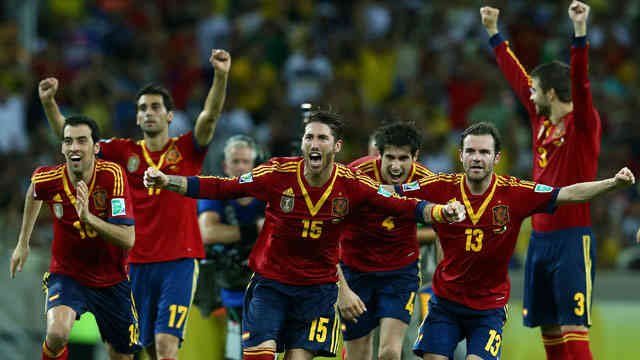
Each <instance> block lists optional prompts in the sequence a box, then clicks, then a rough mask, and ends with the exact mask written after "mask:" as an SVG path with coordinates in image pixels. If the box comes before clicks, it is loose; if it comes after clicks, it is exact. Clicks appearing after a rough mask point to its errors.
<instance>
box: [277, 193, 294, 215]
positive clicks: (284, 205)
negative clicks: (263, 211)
mask: <svg viewBox="0 0 640 360" xmlns="http://www.w3.org/2000/svg"><path fill="white" fill-rule="evenodd" d="M294 200H295V194H294V193H293V189H291V188H288V189H287V190H285V191H283V192H282V197H281V198H280V209H282V212H285V213H288V212H291V210H293V204H294Z"/></svg>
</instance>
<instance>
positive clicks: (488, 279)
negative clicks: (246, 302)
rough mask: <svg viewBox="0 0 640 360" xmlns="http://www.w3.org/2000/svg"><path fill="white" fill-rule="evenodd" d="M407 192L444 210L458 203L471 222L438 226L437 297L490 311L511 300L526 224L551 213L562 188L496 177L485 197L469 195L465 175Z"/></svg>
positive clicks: (441, 177)
mask: <svg viewBox="0 0 640 360" xmlns="http://www.w3.org/2000/svg"><path fill="white" fill-rule="evenodd" d="M418 184H419V186H412V187H411V188H410V189H407V187H404V188H403V194H405V195H407V196H412V197H417V198H420V199H426V200H428V201H431V202H434V203H439V204H444V203H448V202H450V201H454V200H458V201H460V202H461V203H463V204H464V205H465V208H466V211H467V217H466V219H465V220H464V221H462V222H459V223H454V224H447V223H434V224H433V227H434V229H435V230H436V232H437V233H438V238H439V239H440V243H441V244H442V250H443V251H444V258H443V259H442V261H441V262H440V263H439V264H438V266H437V267H436V271H435V273H434V274H433V291H434V293H435V294H436V295H438V296H441V297H443V298H446V299H448V300H451V301H455V302H457V303H459V304H464V305H465V306H467V307H470V308H473V309H477V310H486V309H494V308H500V307H502V306H503V305H505V304H506V303H507V302H508V300H509V290H510V287H511V285H510V283H509V277H508V265H509V260H510V259H511V255H512V254H513V250H514V249H515V246H516V241H517V239H518V233H519V232H520V225H521V223H522V220H523V219H524V218H526V217H527V216H531V215H532V214H533V213H538V212H543V211H553V209H554V208H555V200H556V197H557V193H558V190H559V188H555V189H554V188H552V187H550V186H546V185H542V184H536V183H533V182H530V181H523V180H520V179H517V178H515V177H510V176H497V175H493V179H492V181H491V185H490V186H489V188H488V189H487V190H486V191H485V193H484V194H482V195H473V194H471V192H470V191H469V188H468V187H467V185H466V183H465V180H464V174H438V175H434V176H429V177H425V178H423V179H421V180H420V181H419V182H418Z"/></svg>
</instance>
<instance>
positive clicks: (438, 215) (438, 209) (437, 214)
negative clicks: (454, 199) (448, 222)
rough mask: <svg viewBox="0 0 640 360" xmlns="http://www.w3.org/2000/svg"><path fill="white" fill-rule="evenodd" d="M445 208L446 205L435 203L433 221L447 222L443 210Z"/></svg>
mask: <svg viewBox="0 0 640 360" xmlns="http://www.w3.org/2000/svg"><path fill="white" fill-rule="evenodd" d="M443 209H444V205H434V206H433V207H432V208H431V221H433V222H438V223H443V222H445V220H444V216H443V214H442V210H443Z"/></svg>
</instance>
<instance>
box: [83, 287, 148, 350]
mask: <svg viewBox="0 0 640 360" xmlns="http://www.w3.org/2000/svg"><path fill="white" fill-rule="evenodd" d="M87 300H88V306H89V309H90V311H91V312H92V313H93V315H94V316H95V318H96V323H97V324H98V328H99V329H100V334H101V335H102V338H103V339H104V341H105V342H107V343H108V344H110V345H111V346H112V347H113V349H114V350H115V351H116V352H117V353H120V354H133V353H136V352H138V351H139V350H141V349H142V346H141V344H140V340H139V329H138V314H137V311H136V308H135V305H134V303H133V295H132V293H131V287H130V285H129V281H128V280H123V281H121V282H120V283H118V284H115V285H113V286H109V287H106V288H100V289H91V290H90V291H88V293H87Z"/></svg>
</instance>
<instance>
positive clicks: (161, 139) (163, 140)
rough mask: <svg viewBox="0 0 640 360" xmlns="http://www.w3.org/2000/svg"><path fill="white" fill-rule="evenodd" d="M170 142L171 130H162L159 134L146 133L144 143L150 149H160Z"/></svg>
mask: <svg viewBox="0 0 640 360" xmlns="http://www.w3.org/2000/svg"><path fill="white" fill-rule="evenodd" d="M168 142H169V131H168V130H165V131H161V132H159V133H157V134H149V133H145V134H144V144H145V146H146V147H147V149H149V151H153V152H155V151H160V150H162V149H163V148H164V147H165V146H166V145H167V143H168Z"/></svg>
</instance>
